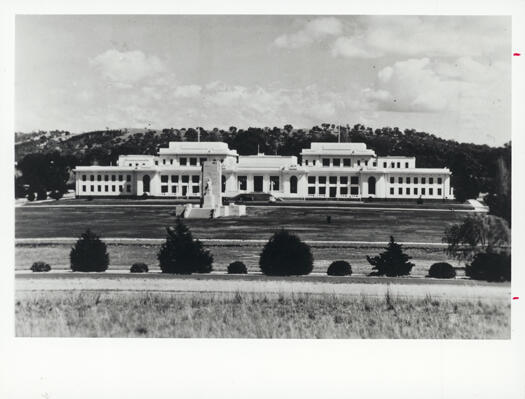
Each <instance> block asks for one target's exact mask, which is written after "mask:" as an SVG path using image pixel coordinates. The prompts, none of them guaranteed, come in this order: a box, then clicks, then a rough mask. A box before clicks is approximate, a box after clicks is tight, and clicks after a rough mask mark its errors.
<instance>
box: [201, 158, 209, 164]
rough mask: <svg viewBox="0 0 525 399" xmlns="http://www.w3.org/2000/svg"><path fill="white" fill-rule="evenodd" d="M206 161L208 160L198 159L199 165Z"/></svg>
mask: <svg viewBox="0 0 525 399" xmlns="http://www.w3.org/2000/svg"><path fill="white" fill-rule="evenodd" d="M207 160H208V158H201V159H199V163H200V164H201V165H202V164H203V163H204V162H206V161H207Z"/></svg>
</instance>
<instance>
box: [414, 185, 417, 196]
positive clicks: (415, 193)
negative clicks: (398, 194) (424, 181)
mask: <svg viewBox="0 0 525 399" xmlns="http://www.w3.org/2000/svg"><path fill="white" fill-rule="evenodd" d="M414 195H417V187H414Z"/></svg>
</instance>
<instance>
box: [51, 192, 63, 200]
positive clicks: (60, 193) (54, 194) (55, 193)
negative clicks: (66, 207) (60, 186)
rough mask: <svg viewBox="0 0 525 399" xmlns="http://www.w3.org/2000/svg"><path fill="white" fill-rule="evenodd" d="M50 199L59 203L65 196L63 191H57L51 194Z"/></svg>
mask: <svg viewBox="0 0 525 399" xmlns="http://www.w3.org/2000/svg"><path fill="white" fill-rule="evenodd" d="M49 197H50V198H52V199H54V200H56V201H58V200H59V199H60V198H62V197H63V194H62V192H61V191H59V190H55V191H53V192H52V193H51V194H49Z"/></svg>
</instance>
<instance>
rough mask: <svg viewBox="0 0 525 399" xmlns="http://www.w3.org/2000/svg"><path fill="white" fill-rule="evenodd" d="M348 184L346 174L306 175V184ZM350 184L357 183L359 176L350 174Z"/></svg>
mask: <svg viewBox="0 0 525 399" xmlns="http://www.w3.org/2000/svg"><path fill="white" fill-rule="evenodd" d="M338 180H339V184H344V185H346V184H348V176H308V184H316V182H318V184H326V182H327V181H328V183H329V184H337V181H338ZM350 184H359V176H350Z"/></svg>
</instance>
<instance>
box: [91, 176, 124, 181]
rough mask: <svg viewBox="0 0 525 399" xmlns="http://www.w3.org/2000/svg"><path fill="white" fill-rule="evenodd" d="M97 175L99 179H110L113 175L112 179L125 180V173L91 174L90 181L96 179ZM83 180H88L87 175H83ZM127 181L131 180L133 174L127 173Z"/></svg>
mask: <svg viewBox="0 0 525 399" xmlns="http://www.w3.org/2000/svg"><path fill="white" fill-rule="evenodd" d="M95 177H96V180H97V181H102V180H104V181H109V180H110V177H111V181H117V179H118V181H124V175H111V176H110V175H96V176H95V175H89V181H95ZM82 181H87V176H86V175H82ZM126 181H131V175H126Z"/></svg>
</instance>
